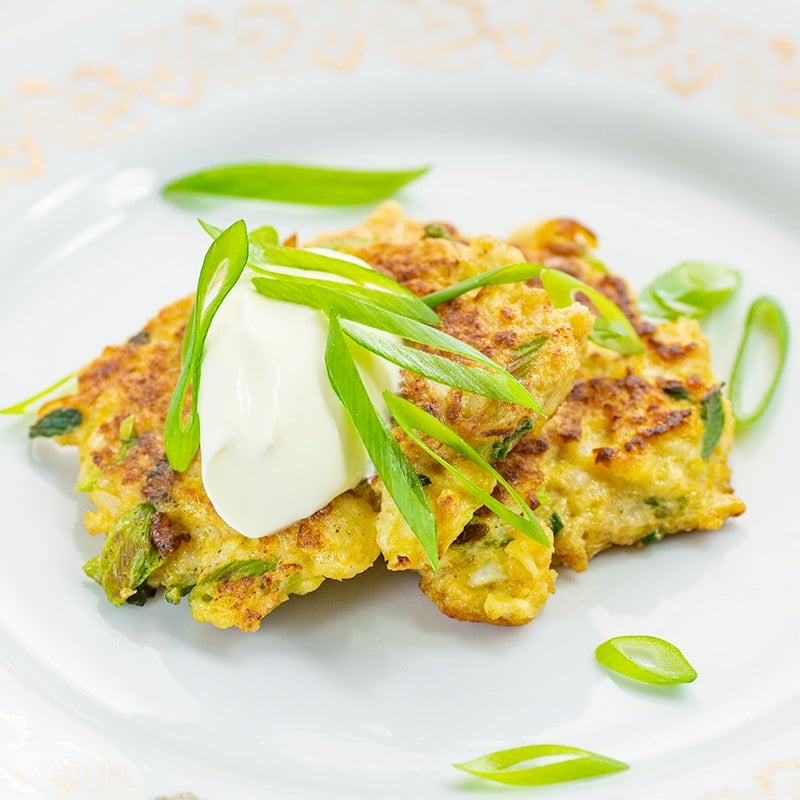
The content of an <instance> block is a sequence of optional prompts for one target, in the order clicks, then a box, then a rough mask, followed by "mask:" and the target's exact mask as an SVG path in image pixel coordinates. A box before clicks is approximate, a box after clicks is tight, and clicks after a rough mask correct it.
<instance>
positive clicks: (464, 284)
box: [423, 263, 644, 355]
mask: <svg viewBox="0 0 800 800" xmlns="http://www.w3.org/2000/svg"><path fill="white" fill-rule="evenodd" d="M535 277H538V278H539V279H540V280H541V282H542V286H543V287H544V289H545V291H546V292H547V293H548V295H550V299H551V301H552V302H553V305H554V306H556V307H557V308H561V307H564V306H568V305H571V304H572V303H573V302H574V301H575V295H576V294H577V293H578V292H580V293H582V294H584V295H586V297H588V298H589V299H590V300H591V301H592V303H594V305H595V307H596V309H597V311H598V312H599V314H600V316H598V317H597V318H596V319H595V322H594V328H593V330H592V333H591V334H590V335H589V339H590V340H591V341H593V342H594V343H595V344H597V345H600V346H601V347H606V348H608V349H609V350H614V351H616V352H618V353H622V354H623V355H636V354H638V353H641V352H643V351H644V346H643V345H642V342H641V339H639V335H638V334H637V333H636V330H635V329H634V327H633V325H631V322H630V320H629V319H628V318H627V317H626V316H625V314H624V313H623V312H622V310H621V309H620V308H619V307H617V306H616V305H615V304H614V303H612V302H611V300H609V299H608V298H607V297H606V296H605V295H604V294H603V293H602V292H599V291H597V289H594V288H592V287H591V286H589V285H588V284H586V283H584V282H583V281H580V280H578V279H577V278H573V277H572V275H568V274H567V273H566V272H562V271H561V270H557V269H548V268H546V267H543V266H542V265H541V264H528V263H521V264H509V265H508V266H505V267H498V268H497V269H493V270H489V271H488V272H484V273H482V274H480V275H474V276H472V277H471V278H466V279H465V280H463V281H460V282H459V283H455V284H453V285H452V286H447V287H445V288H444V289H440V290H439V291H438V292H432V293H431V294H429V295H427V296H426V297H424V298H423V299H424V300H425V302H426V303H427V304H428V305H429V306H431V308H435V307H436V306H438V305H440V304H441V303H446V302H447V301H449V300H453V299H455V298H456V297H459V296H460V295H462V294H465V293H466V292H471V291H473V290H474V289H479V288H481V287H483V286H495V285H498V284H503V283H517V282H519V281H524V280H529V279H531V278H535Z"/></svg>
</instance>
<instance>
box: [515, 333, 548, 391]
mask: <svg viewBox="0 0 800 800" xmlns="http://www.w3.org/2000/svg"><path fill="white" fill-rule="evenodd" d="M546 343H547V337H546V336H537V337H536V338H535V339H532V340H531V341H530V342H525V343H523V344H521V345H519V346H518V347H515V348H514V358H512V359H511V362H510V363H509V365H508V371H509V372H510V373H511V374H512V375H513V376H514V377H515V378H516V379H517V380H522V379H523V378H524V377H525V376H526V375H527V374H528V373H529V372H530V370H531V365H532V364H533V361H534V359H535V358H536V356H537V354H538V353H539V351H540V350H541V349H542V347H544V345H545V344H546Z"/></svg>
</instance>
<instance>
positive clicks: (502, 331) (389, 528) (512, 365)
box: [315, 203, 593, 621]
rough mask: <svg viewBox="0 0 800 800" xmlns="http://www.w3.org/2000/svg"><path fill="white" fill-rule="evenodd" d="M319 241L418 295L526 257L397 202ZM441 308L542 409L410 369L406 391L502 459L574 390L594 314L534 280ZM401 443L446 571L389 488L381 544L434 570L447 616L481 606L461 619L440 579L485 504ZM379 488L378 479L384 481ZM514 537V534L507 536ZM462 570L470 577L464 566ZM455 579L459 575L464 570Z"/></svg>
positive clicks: (454, 331)
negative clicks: (422, 219)
mask: <svg viewBox="0 0 800 800" xmlns="http://www.w3.org/2000/svg"><path fill="white" fill-rule="evenodd" d="M431 233H435V235H431ZM443 234H444V235H443ZM315 244H317V245H321V244H324V245H325V246H327V247H333V248H338V249H340V250H344V251H346V252H348V253H351V254H353V255H356V256H358V257H360V258H363V259H364V260H366V261H367V262H369V263H370V264H372V265H373V266H375V267H376V268H377V269H380V270H381V271H382V272H385V273H386V274H388V275H391V276H392V277H393V278H395V279H396V280H398V281H399V282H400V283H403V284H404V285H406V286H407V287H408V288H410V289H411V290H412V291H414V292H415V293H418V294H425V293H428V292H432V291H436V290H438V289H441V288H443V287H445V286H448V285H451V284H453V283H456V282H458V281H460V280H463V279H464V278H468V277H472V276H473V275H477V274H480V273H481V272H486V271H488V270H490V269H494V268H496V267H499V266H504V265H507V264H513V263H519V262H520V261H523V260H524V258H523V255H522V253H521V252H520V251H519V250H518V249H517V248H515V247H510V246H509V245H508V244H506V243H505V242H502V241H500V240H498V239H494V238H492V237H490V236H479V237H475V238H471V239H470V238H467V237H465V236H463V235H462V234H460V233H459V232H458V231H457V230H456V229H455V228H454V227H453V226H452V225H449V224H447V223H437V224H436V225H435V227H434V228H433V229H432V226H431V225H428V226H425V225H422V224H421V223H418V222H415V221H413V220H408V219H407V218H405V217H404V216H403V214H402V211H401V210H400V208H399V206H397V204H395V203H386V204H384V205H382V206H381V207H380V208H379V209H378V210H377V211H376V212H375V213H374V214H373V215H371V216H370V217H369V218H368V219H367V220H366V221H365V222H364V223H363V224H362V225H360V226H359V227H358V228H355V229H352V230H349V231H344V232H343V233H341V234H339V235H326V236H323V237H321V239H320V240H318V241H317V242H315ZM436 310H437V313H438V314H439V316H440V318H441V320H442V330H444V331H446V332H447V333H449V334H450V335H452V336H455V337H456V338H458V339H461V340H462V341H465V342H467V343H468V344H470V345H472V346H473V347H475V348H477V349H478V350H480V351H481V352H483V353H484V354H485V355H487V356H489V357H490V358H492V359H493V360H494V361H496V362H497V363H498V364H501V365H502V366H504V367H506V368H507V369H509V370H511V371H513V372H514V373H515V374H516V375H517V377H518V378H519V379H520V380H521V382H522V383H523V384H524V385H525V386H526V387H527V388H528V389H529V390H530V392H531V394H532V395H533V396H534V397H535V398H536V399H537V401H538V402H539V405H540V406H541V408H542V412H543V413H542V414H535V413H532V412H530V411H529V410H526V409H523V408H520V407H519V406H513V405H510V404H505V403H498V402H496V401H492V400H488V399H486V398H483V397H477V396H475V395H470V394H467V393H465V392H460V391H455V390H452V389H449V388H448V387H443V386H441V385H439V384H436V383H433V382H431V381H429V380H427V379H425V378H422V377H420V376H418V375H413V374H409V373H405V374H404V379H403V384H402V394H403V395H404V396H405V397H406V398H407V399H409V400H411V401H412V402H414V403H415V404H417V405H419V406H421V407H422V408H425V409H426V410H427V411H429V412H430V413H432V414H434V415H435V416H436V417H438V418H439V419H440V420H442V421H443V422H445V423H446V424H447V425H449V426H450V427H452V428H453V429H454V430H456V431H457V432H458V433H459V434H460V435H461V436H462V437H463V438H464V439H466V440H467V441H468V442H470V444H472V445H473V446H474V447H476V448H477V449H479V450H480V451H481V452H482V454H483V455H484V456H486V457H487V458H488V459H489V460H491V461H498V460H500V459H502V458H503V457H504V456H505V455H507V454H508V453H509V452H510V451H511V449H512V448H513V447H514V445H515V444H516V443H517V442H518V441H519V440H520V438H521V437H522V436H523V435H524V434H525V433H528V432H534V433H535V432H537V431H539V430H540V429H541V427H542V425H543V424H544V422H545V420H546V419H547V417H549V416H550V415H551V414H552V413H553V412H554V411H555V409H556V408H557V407H558V405H559V403H560V402H561V401H562V400H563V398H564V396H565V395H566V393H567V392H568V391H569V389H570V387H571V386H572V382H573V380H574V377H575V375H576V373H577V370H578V367H579V364H580V362H581V359H582V357H583V355H584V353H585V351H586V337H587V336H588V334H589V331H590V330H591V325H592V321H593V320H592V317H591V315H590V313H588V311H587V310H586V309H585V308H583V307H582V306H581V305H580V304H574V305H572V306H569V307H568V308H563V309H555V308H553V306H552V303H551V302H550V299H549V297H548V295H547V293H546V292H545V291H544V290H542V289H541V288H539V287H535V286H533V285H528V284H508V285H502V286H487V287H484V288H482V289H479V290H477V291H473V292H470V293H469V294H466V295H462V296H461V297H458V298H456V299H454V300H452V301H450V302H448V303H445V304H443V305H441V306H439V307H438V308H437V309H436ZM531 345H537V349H536V355H535V358H530V359H528V358H525V357H524V356H522V357H521V354H524V353H525V352H527V350H528V348H529V347H530V346H531ZM539 345H540V346H539ZM401 444H403V446H404V448H406V450H407V452H408V455H409V457H410V458H411V460H412V463H413V464H414V466H415V469H416V470H417V471H418V472H419V473H420V474H424V475H426V477H427V478H428V479H429V480H430V481H431V484H430V485H429V486H428V488H427V489H426V492H427V494H428V497H429V499H430V501H431V505H432V507H433V509H434V512H435V514H436V517H437V525H438V533H439V555H440V558H441V559H442V569H441V570H440V574H439V577H438V578H437V579H433V578H432V576H433V573H432V570H431V567H430V564H429V562H428V559H427V557H426V555H425V554H424V552H423V551H422V548H421V546H420V545H419V543H418V541H417V540H416V538H415V537H414V535H413V534H412V533H411V531H410V529H409V528H408V526H407V525H406V523H405V521H404V520H403V519H402V517H401V516H400V514H399V512H398V510H397V508H396V506H395V505H394V503H393V501H392V499H391V498H390V497H389V495H388V493H387V492H386V491H385V489H384V490H383V492H382V502H381V512H380V514H379V517H378V522H377V526H378V541H379V543H380V546H381V551H382V553H383V555H384V557H385V558H386V561H387V564H388V566H389V569H393V570H406V569H411V570H416V571H418V572H420V574H421V575H423V576H428V577H430V578H431V580H429V581H427V582H426V581H423V583H424V585H425V586H428V587H430V589H431V596H433V594H434V593H435V595H436V597H437V598H438V599H437V603H439V605H440V607H441V608H442V610H443V611H445V613H448V614H451V615H452V616H459V617H460V618H470V619H475V618H478V616H479V612H478V611H474V610H472V611H470V612H469V614H468V615H467V616H463V613H465V612H463V610H462V611H457V610H456V606H455V605H454V606H452V607H451V606H448V605H447V603H448V602H449V601H447V600H446V598H447V597H454V596H455V592H449V591H446V590H444V589H443V588H440V589H434V585H435V584H438V585H439V586H440V587H441V586H443V582H444V577H443V576H444V575H445V570H446V569H449V566H448V565H451V563H453V562H454V559H455V554H454V555H453V556H450V557H448V555H447V554H448V552H449V551H448V548H450V546H451V544H452V543H453V542H454V541H455V540H456V538H457V537H458V536H459V535H460V534H461V532H462V530H463V528H464V526H465V525H466V523H467V522H468V521H469V520H470V519H471V517H472V515H473V513H474V512H475V511H477V510H478V508H479V507H480V505H481V504H480V502H479V501H478V500H476V499H475V498H474V496H473V495H472V494H471V493H469V492H468V491H467V490H465V489H464V488H462V486H461V484H460V483H458V481H457V480H456V479H454V478H452V477H451V476H450V475H449V474H447V473H446V472H445V471H444V470H443V468H441V467H439V466H438V465H436V464H435V463H434V462H433V461H432V459H430V458H428V457H427V456H425V455H424V454H421V453H419V452H417V449H416V448H415V447H414V446H413V445H410V444H409V443H408V442H406V440H405V439H404V438H401ZM451 457H452V456H451ZM454 460H455V461H456V462H457V463H458V465H459V468H460V469H462V471H464V472H466V473H467V474H470V475H471V477H473V480H475V482H477V483H478V484H479V485H480V486H481V488H483V489H484V490H485V491H491V490H492V488H493V481H491V480H490V479H488V477H487V476H486V475H485V474H482V473H481V472H480V471H479V470H476V469H475V468H474V467H472V465H471V464H469V462H467V463H465V460H464V459H462V458H459V457H456V459H454ZM473 473H474V474H473ZM375 485H376V486H380V481H376V482H375ZM504 535H505V534H504ZM509 536H512V534H510V533H509V534H508V535H507V536H505V538H508V537H509ZM530 544H531V545H533V544H534V543H533V542H531V543H530ZM521 547H522V546H521ZM524 547H525V548H527V547H528V545H527V544H526V545H524ZM537 547H538V548H539V549H540V550H541V551H542V553H541V558H542V559H543V560H544V561H546V562H547V563H546V564H545V567H546V566H548V565H549V556H546V555H545V554H547V553H548V551H547V549H546V548H544V547H542V546H541V545H537ZM461 552H465V551H464V550H462V551H461ZM459 575H461V576H464V578H465V579H468V578H467V576H466V572H465V569H464V567H463V566H462V567H461V569H460V572H459ZM453 580H454V581H456V582H457V581H459V580H460V577H455V578H454V579H453ZM484 585H488V584H484ZM542 602H543V601H542ZM462 607H463V604H462ZM537 611H538V607H537ZM493 615H494V618H493V619H491V620H490V621H497V620H498V619H500V617H502V616H503V614H502V613H501V612H493ZM487 619H488V617H487ZM529 619H530V617H529ZM526 621H527V620H526Z"/></svg>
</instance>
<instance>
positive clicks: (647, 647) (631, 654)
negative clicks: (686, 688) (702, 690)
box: [595, 636, 697, 686]
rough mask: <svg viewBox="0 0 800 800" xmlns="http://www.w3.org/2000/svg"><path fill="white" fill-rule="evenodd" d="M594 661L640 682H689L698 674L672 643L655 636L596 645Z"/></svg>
mask: <svg viewBox="0 0 800 800" xmlns="http://www.w3.org/2000/svg"><path fill="white" fill-rule="evenodd" d="M595 658H596V659H597V661H598V662H599V663H600V664H602V665H603V666H604V667H606V668H607V669H610V670H612V671H613V672H616V673H618V674H620V675H624V676H625V677H626V678H632V679H633V680H637V681H642V682H643V683H652V684H659V685H663V686H671V685H675V684H679V683H691V682H692V681H693V680H694V679H695V678H696V677H697V672H696V671H695V669H694V667H693V666H692V665H691V664H690V663H689V662H688V661H687V660H686V657H685V656H684V655H683V653H682V652H681V651H680V650H679V649H678V648H677V647H676V646H675V645H674V644H672V643H671V642H668V641H666V640H665V639H659V638H658V637H656V636H617V637H615V638H613V639H609V640H608V641H605V642H603V643H602V644H600V645H598V647H597V649H596V650H595Z"/></svg>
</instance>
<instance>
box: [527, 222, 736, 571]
mask: <svg viewBox="0 0 800 800" xmlns="http://www.w3.org/2000/svg"><path fill="white" fill-rule="evenodd" d="M511 240H512V241H513V242H515V243H517V244H518V245H519V246H520V247H521V248H522V250H523V251H524V252H525V255H526V257H527V258H529V259H530V260H532V261H537V262H540V263H543V264H545V265H547V266H550V267H554V268H558V269H564V270H565V271H567V272H570V273H571V274H573V275H575V276H576V277H579V278H580V279H581V280H583V281H585V282H586V283H589V284H590V285H592V286H593V287H594V288H596V289H598V290H599V291H601V292H603V293H604V294H606V295H607V296H608V297H610V298H611V299H612V300H613V301H614V302H615V303H616V304H617V305H618V306H619V307H620V308H622V309H623V310H624V311H625V312H626V315H627V316H628V318H629V319H630V320H631V322H632V323H633V325H634V326H635V327H636V329H637V331H638V332H639V335H640V336H641V338H642V341H643V343H644V352H643V353H642V354H640V355H636V356H623V355H620V354H618V353H614V352H612V351H610V350H604V349H602V348H600V347H596V346H594V345H591V344H590V346H589V350H588V353H587V355H586V357H585V359H584V361H583V364H582V365H581V368H580V372H579V374H578V376H577V381H576V383H575V385H574V386H573V388H572V390H571V391H570V393H569V395H568V397H567V398H566V400H565V401H564V402H563V403H562V404H561V406H560V407H559V409H558V411H557V412H556V414H555V415H554V416H553V418H552V419H551V420H549V421H548V422H547V424H546V425H545V426H544V429H543V431H542V433H541V435H535V434H534V435H532V436H531V437H530V441H529V442H528V443H527V445H528V450H529V452H530V458H531V461H532V463H533V464H535V465H536V466H537V467H538V469H539V470H540V471H541V472H542V474H543V476H544V479H543V484H542V487H541V492H540V496H541V498H542V502H543V504H544V505H545V507H546V511H547V513H548V514H550V515H553V514H555V515H556V516H555V517H553V520H557V524H556V527H558V528H559V530H558V532H557V535H556V538H555V555H554V559H553V560H554V563H555V564H561V565H565V566H569V567H572V568H574V569H577V570H582V569H585V568H586V566H587V565H588V561H589V559H590V558H592V557H593V556H594V555H596V554H597V553H599V552H600V551H602V550H604V549H606V548H608V547H610V546H612V545H638V544H640V543H642V542H644V543H647V542H650V541H657V540H658V539H660V538H661V537H663V536H664V535H666V534H670V533H677V532H680V531H692V530H711V529H716V528H719V527H721V525H722V524H723V522H724V521H725V520H726V519H727V518H728V517H731V516H737V515H739V514H741V513H743V511H744V504H743V503H742V501H741V500H740V499H739V498H738V497H736V496H735V495H734V494H733V490H732V489H731V487H730V469H729V467H728V463H727V460H728V455H729V453H730V449H731V446H732V444H733V415H732V413H731V411H730V407H729V404H728V401H727V399H726V398H725V397H723V396H722V394H721V392H720V391H719V390H720V384H719V382H718V380H717V379H716V377H715V376H714V374H713V371H712V369H711V354H710V351H709V345H708V340H707V339H706V337H705V336H704V335H703V333H702V331H701V330H700V326H699V325H698V324H697V323H696V322H695V321H694V320H690V319H686V318H681V319H679V320H677V321H675V322H663V323H659V324H651V323H649V322H646V321H644V320H643V319H642V318H641V316H640V315H639V312H638V310H637V307H636V301H635V299H634V297H633V294H632V293H631V291H630V289H629V288H628V286H627V284H626V283H625V281H624V280H623V279H622V278H620V277H619V276H614V275H610V274H608V273H606V272H605V271H604V268H603V267H602V265H599V264H598V263H597V262H596V261H594V260H593V259H592V258H591V247H593V246H594V244H595V239H594V235H593V234H592V233H591V232H590V231H588V230H587V229H586V228H584V227H583V226H581V225H579V224H578V223H575V222H573V221H571V220H552V221H550V222H548V223H545V224H544V225H541V226H533V227H529V228H524V229H521V230H519V231H517V232H516V233H515V234H513V235H512V237H511ZM714 402H716V403H718V407H719V409H720V410H721V416H722V417H723V418H724V423H723V426H722V432H721V435H720V437H719V440H718V442H717V443H716V445H715V446H714V448H713V451H712V452H711V453H710V454H707V455H706V456H705V457H703V452H702V451H703V441H704V434H705V432H706V424H707V422H706V420H705V419H704V417H705V416H706V411H707V409H708V407H709V404H710V403H714Z"/></svg>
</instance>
